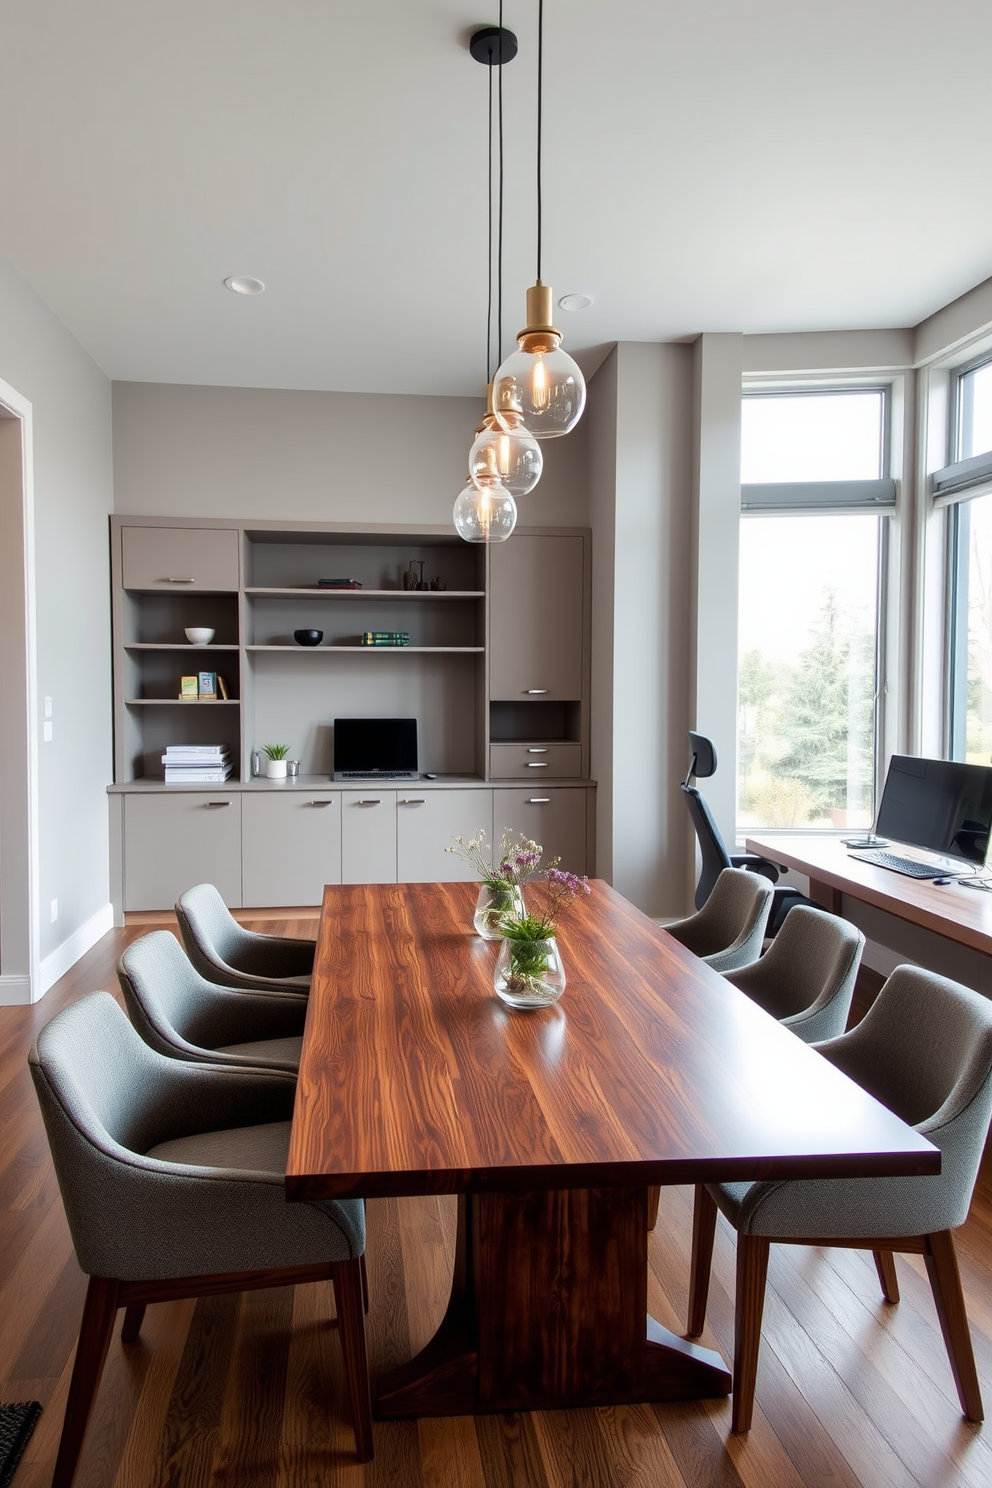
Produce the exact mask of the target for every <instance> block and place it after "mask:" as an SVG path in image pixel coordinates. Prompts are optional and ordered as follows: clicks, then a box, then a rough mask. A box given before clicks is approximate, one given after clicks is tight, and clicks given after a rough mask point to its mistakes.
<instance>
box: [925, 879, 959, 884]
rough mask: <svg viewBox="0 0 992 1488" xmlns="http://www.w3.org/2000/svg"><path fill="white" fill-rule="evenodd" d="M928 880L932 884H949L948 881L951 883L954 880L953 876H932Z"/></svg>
mask: <svg viewBox="0 0 992 1488" xmlns="http://www.w3.org/2000/svg"><path fill="white" fill-rule="evenodd" d="M930 882H931V883H932V884H949V883H953V882H954V880H953V878H932V879H931V880H930Z"/></svg>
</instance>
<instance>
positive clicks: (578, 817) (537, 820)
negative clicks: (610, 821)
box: [493, 786, 589, 873]
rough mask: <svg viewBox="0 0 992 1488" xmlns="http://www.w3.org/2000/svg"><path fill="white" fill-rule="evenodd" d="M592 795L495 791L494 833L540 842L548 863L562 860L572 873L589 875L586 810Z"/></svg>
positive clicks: (557, 789) (562, 790)
mask: <svg viewBox="0 0 992 1488" xmlns="http://www.w3.org/2000/svg"><path fill="white" fill-rule="evenodd" d="M588 799H589V792H588V791H587V790H585V789H577V790H570V789H569V788H568V786H558V787H555V786H552V787H551V788H550V789H549V790H540V789H531V790H496V791H493V832H494V834H495V837H496V841H497V842H498V841H499V838H500V834H501V833H502V832H503V830H504V828H509V829H510V830H511V831H513V832H521V833H523V835H524V836H525V837H530V838H531V839H532V841H534V842H539V843H540V844H541V846H542V848H543V849H544V856H545V859H548V858H553V857H555V856H557V857H559V858H561V866H562V868H567V869H568V871H569V872H570V873H588V871H589V869H588V866H587V852H588V848H587V840H586V806H587V801H588Z"/></svg>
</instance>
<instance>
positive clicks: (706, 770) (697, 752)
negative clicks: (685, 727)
mask: <svg viewBox="0 0 992 1488" xmlns="http://www.w3.org/2000/svg"><path fill="white" fill-rule="evenodd" d="M689 754H690V760H689V773H688V775H687V776H686V777H685V779H686V784H687V785H688V783H689V781H690V780H691V779H692V777H693V775H696V776H698V777H699V779H700V780H706V779H707V777H708V776H710V775H715V774H716V749H715V747H714V744H713V740H712V739H707V737H706V735H705V734H696V733H694V732H693V731H692V729H690V730H689Z"/></svg>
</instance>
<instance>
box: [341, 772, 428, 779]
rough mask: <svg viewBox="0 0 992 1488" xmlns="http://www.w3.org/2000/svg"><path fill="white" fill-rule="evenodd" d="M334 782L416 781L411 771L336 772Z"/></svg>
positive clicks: (417, 777) (415, 776) (416, 776)
mask: <svg viewBox="0 0 992 1488" xmlns="http://www.w3.org/2000/svg"><path fill="white" fill-rule="evenodd" d="M334 778H335V780H418V779H419V778H420V777H419V776H418V775H415V774H414V773H413V771H412V770H338V771H336V773H335V776H334Z"/></svg>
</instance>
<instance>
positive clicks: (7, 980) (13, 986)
mask: <svg viewBox="0 0 992 1488" xmlns="http://www.w3.org/2000/svg"><path fill="white" fill-rule="evenodd" d="M30 1001H31V978H30V977H26V976H0V1007H22V1006H23V1005H24V1003H27V1002H30Z"/></svg>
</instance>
